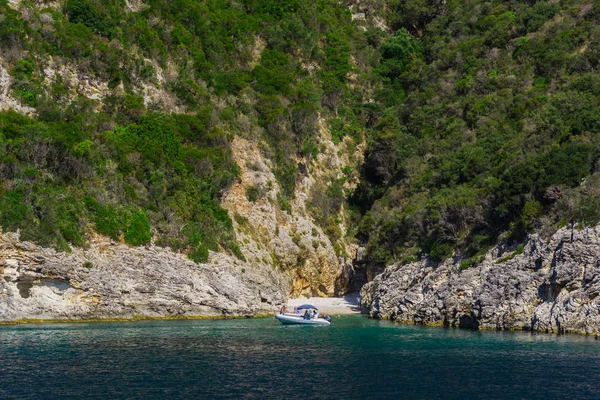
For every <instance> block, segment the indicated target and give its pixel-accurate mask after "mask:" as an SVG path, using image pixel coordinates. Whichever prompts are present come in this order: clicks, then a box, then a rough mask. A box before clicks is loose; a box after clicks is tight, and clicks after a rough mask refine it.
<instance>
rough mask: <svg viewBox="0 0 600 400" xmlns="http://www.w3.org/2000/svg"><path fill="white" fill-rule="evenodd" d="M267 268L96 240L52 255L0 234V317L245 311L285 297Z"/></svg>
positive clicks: (282, 282)
mask: <svg viewBox="0 0 600 400" xmlns="http://www.w3.org/2000/svg"><path fill="white" fill-rule="evenodd" d="M288 289H289V284H288V283H287V281H286V278H285V277H282V276H280V274H278V273H277V272H276V271H274V270H272V269H271V268H260V267H258V268H257V267H255V266H253V265H249V264H247V263H243V262H242V261H239V260H237V259H234V258H231V257H229V256H227V255H224V254H220V253H211V255H210V258H209V262H208V263H206V264H196V263H194V262H192V261H190V260H189V259H187V258H186V257H185V256H184V255H182V254H177V253H174V252H172V251H170V250H168V249H164V248H160V247H155V246H146V247H130V246H127V245H123V244H117V243H114V242H113V241H111V240H110V239H106V238H102V237H97V238H95V239H94V240H93V241H92V242H91V244H90V247H89V249H78V248H75V249H73V252H72V253H63V252H56V251H55V250H52V249H45V248H42V247H40V246H37V245H35V244H32V243H29V242H21V241H20V240H19V238H18V236H17V235H16V234H12V233H8V234H1V233H0V321H5V322H6V321H18V320H23V319H48V320H52V319H58V320H76V319H88V318H94V319H95V318H132V317H137V316H149V317H160V316H249V315H255V314H260V313H265V312H272V311H274V310H276V309H277V308H278V307H280V305H281V304H283V303H284V302H285V301H286V300H287V291H288Z"/></svg>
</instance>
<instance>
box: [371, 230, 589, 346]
mask: <svg viewBox="0 0 600 400" xmlns="http://www.w3.org/2000/svg"><path fill="white" fill-rule="evenodd" d="M463 265H464V264H463ZM361 294H362V296H363V305H366V306H367V308H368V309H369V312H370V315H371V316H372V317H375V318H383V319H391V320H396V321H401V322H409V323H415V324H425V325H445V326H457V327H465V328H480V329H526V330H534V331H545V332H561V333H562V332H564V333H566V332H574V333H582V334H593V333H597V332H600V297H599V294H600V226H596V227H595V228H586V229H582V230H577V229H573V228H562V229H560V230H559V231H557V232H556V233H555V234H554V235H553V236H552V237H551V238H549V239H547V240H544V239H542V238H541V237H540V236H539V235H537V234H534V235H531V236H529V237H528V238H527V240H526V241H525V243H524V245H522V246H519V247H517V248H516V249H510V250H507V249H505V248H503V247H502V246H498V247H496V248H495V249H493V250H491V251H490V252H488V254H487V255H486V257H485V260H484V261H483V262H481V263H480V264H479V265H477V266H473V267H471V268H466V269H462V268H461V264H460V262H458V261H454V260H447V261H445V262H443V263H441V264H440V265H437V266H436V265H434V264H433V263H431V262H429V261H428V260H422V261H420V262H415V263H411V264H407V265H391V266H389V267H387V268H386V269H385V271H384V272H383V273H382V274H380V275H378V276H377V277H376V278H375V279H374V280H373V281H371V282H369V283H368V284H367V285H365V286H364V287H363V289H362V292H361Z"/></svg>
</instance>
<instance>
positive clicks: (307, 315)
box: [275, 304, 331, 326]
mask: <svg viewBox="0 0 600 400" xmlns="http://www.w3.org/2000/svg"><path fill="white" fill-rule="evenodd" d="M294 311H295V312H294V313H287V312H281V311H280V312H279V314H275V318H277V319H278V320H279V322H281V323H282V324H284V325H322V326H329V325H331V318H330V317H329V316H327V317H325V318H323V317H322V316H321V315H319V311H318V310H317V308H316V307H315V306H312V305H310V304H304V305H302V306H300V307H296V309H295V310H294Z"/></svg>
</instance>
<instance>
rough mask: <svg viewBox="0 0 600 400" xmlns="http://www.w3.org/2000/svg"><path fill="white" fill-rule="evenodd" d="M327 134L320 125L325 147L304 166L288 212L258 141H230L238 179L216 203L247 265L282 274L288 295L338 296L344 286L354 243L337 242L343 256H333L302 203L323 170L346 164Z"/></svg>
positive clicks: (347, 284) (321, 178)
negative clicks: (224, 213) (230, 225)
mask: <svg viewBox="0 0 600 400" xmlns="http://www.w3.org/2000/svg"><path fill="white" fill-rule="evenodd" d="M327 134H328V132H325V131H324V129H322V132H320V135H319V140H321V144H322V147H323V148H325V151H324V152H322V154H320V155H319V158H318V159H316V160H313V161H312V162H311V163H310V164H308V165H306V166H304V171H305V172H304V176H303V177H302V179H301V180H300V181H299V182H298V184H297V188H296V195H295V199H294V200H293V201H292V202H291V212H290V211H286V210H282V209H281V207H280V202H279V200H278V197H279V196H278V195H279V194H280V192H281V190H280V187H279V184H278V183H277V179H276V178H275V175H274V174H273V165H272V162H271V161H270V160H269V159H267V158H266V157H264V155H263V154H262V153H261V151H260V149H259V145H258V144H257V143H256V142H253V141H251V140H248V139H245V138H242V137H239V136H237V137H235V138H234V139H233V142H232V150H233V157H234V159H235V160H236V162H237V163H238V165H239V166H240V171H241V179H240V180H239V181H238V182H236V183H234V184H233V185H232V186H231V188H229V189H228V190H227V192H226V193H225V195H224V196H223V198H222V205H223V207H224V208H225V209H227V210H228V211H229V214H230V217H231V219H232V220H233V222H234V229H235V232H236V237H237V239H238V242H239V244H240V248H241V249H242V252H243V254H244V256H245V257H246V259H247V261H248V263H250V264H252V265H255V266H256V267H257V268H258V266H259V265H262V266H263V267H264V266H269V267H270V268H272V269H275V270H278V271H281V272H282V273H284V274H286V275H287V276H288V277H289V278H290V281H291V289H290V296H291V297H298V296H306V297H311V296H323V297H330V296H334V295H341V294H344V293H346V291H347V290H349V288H350V280H351V278H352V274H353V270H352V265H351V258H352V257H353V256H354V254H355V253H356V249H355V247H354V246H353V245H352V244H350V243H346V242H345V241H343V240H340V241H339V242H338V243H337V245H338V246H344V248H345V252H346V254H348V257H338V256H337V255H336V251H335V249H334V245H335V244H336V243H332V241H331V240H330V239H329V238H328V237H327V235H326V234H325V233H324V232H323V229H322V228H321V227H320V226H318V225H317V224H316V222H315V220H314V219H313V218H312V216H311V215H310V211H309V210H308V206H307V203H308V202H309V197H310V196H309V194H310V193H311V190H313V187H314V186H315V185H317V184H318V183H320V182H327V178H328V174H332V175H333V176H337V175H335V174H340V173H341V172H340V171H341V170H342V167H343V166H344V165H347V161H346V160H341V159H340V157H339V156H338V155H337V154H338V148H337V147H335V146H334V145H333V143H331V141H330V140H328V139H327ZM300 161H301V160H297V162H300ZM249 190H254V191H255V193H257V194H256V198H253V199H252V200H249V198H248V191H249ZM340 229H341V230H342V231H345V226H343V224H342V226H340Z"/></svg>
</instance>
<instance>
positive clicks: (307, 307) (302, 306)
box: [296, 304, 318, 310]
mask: <svg viewBox="0 0 600 400" xmlns="http://www.w3.org/2000/svg"><path fill="white" fill-rule="evenodd" d="M296 309H297V310H318V308H317V307H315V306H311V305H310V304H302V305H301V306H299V307H296Z"/></svg>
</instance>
